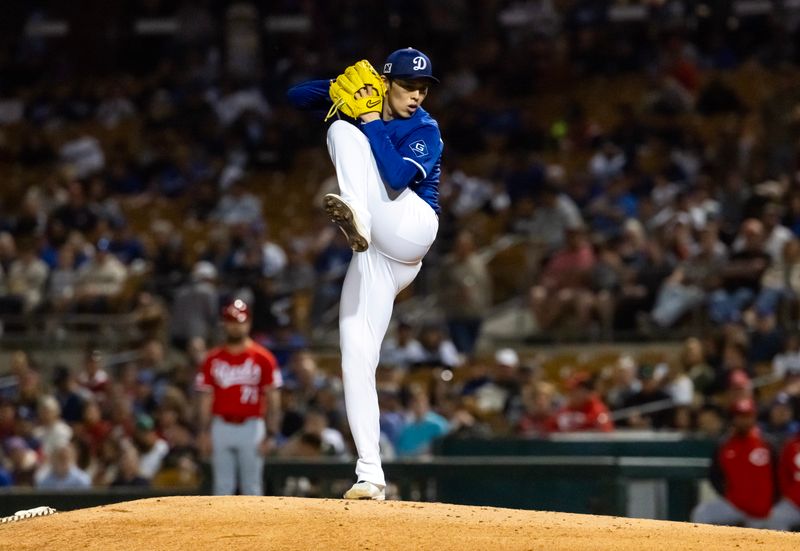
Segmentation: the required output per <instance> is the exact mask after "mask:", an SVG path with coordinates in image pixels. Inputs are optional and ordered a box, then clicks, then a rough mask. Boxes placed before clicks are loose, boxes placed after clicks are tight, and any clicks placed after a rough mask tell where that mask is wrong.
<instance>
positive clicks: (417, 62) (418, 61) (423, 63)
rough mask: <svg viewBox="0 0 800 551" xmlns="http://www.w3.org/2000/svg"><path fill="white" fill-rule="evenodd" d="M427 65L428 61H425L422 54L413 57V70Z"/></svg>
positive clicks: (418, 69) (421, 68)
mask: <svg viewBox="0 0 800 551" xmlns="http://www.w3.org/2000/svg"><path fill="white" fill-rule="evenodd" d="M427 66H428V62H427V61H425V58H424V57H422V56H417V57H415V58H414V66H413V69H414V70H415V71H422V70H423V69H425V67H427Z"/></svg>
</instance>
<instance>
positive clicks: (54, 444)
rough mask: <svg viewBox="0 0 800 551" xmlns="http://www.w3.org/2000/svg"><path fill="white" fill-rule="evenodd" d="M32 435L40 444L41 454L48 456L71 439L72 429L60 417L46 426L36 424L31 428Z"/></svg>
mask: <svg viewBox="0 0 800 551" xmlns="http://www.w3.org/2000/svg"><path fill="white" fill-rule="evenodd" d="M33 436H34V437H35V438H36V439H37V440H38V441H39V444H40V445H41V450H42V455H43V456H44V457H45V458H50V457H51V456H52V455H53V452H54V451H56V450H57V449H58V448H60V447H62V446H66V445H67V444H69V442H70V440H72V429H71V428H70V426H69V425H68V424H66V423H65V422H64V421H62V420H61V419H59V420H57V421H56V422H55V423H53V424H51V425H47V426H38V427H36V428H34V429H33Z"/></svg>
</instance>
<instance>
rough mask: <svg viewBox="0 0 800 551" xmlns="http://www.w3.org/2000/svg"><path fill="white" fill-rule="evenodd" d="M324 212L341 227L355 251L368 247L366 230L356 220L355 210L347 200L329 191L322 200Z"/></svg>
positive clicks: (362, 250)
mask: <svg viewBox="0 0 800 551" xmlns="http://www.w3.org/2000/svg"><path fill="white" fill-rule="evenodd" d="M323 205H324V207H325V213H326V214H327V215H328V217H329V218H330V219H331V221H332V222H335V223H336V224H338V226H339V228H341V230H342V232H343V233H344V235H345V237H347V242H348V243H349V244H350V248H351V249H353V250H354V251H355V252H357V253H363V252H364V251H366V250H367V249H368V248H369V239H368V238H367V232H366V230H364V227H363V226H362V225H361V223H360V222H359V220H358V216H357V215H356V212H355V211H354V210H353V207H351V206H350V205H349V204H348V203H347V201H345V200H344V199H342V198H341V197H339V196H338V195H336V194H334V193H329V194H327V195H326V196H325V199H324V200H323Z"/></svg>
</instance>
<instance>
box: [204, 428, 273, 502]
mask: <svg viewBox="0 0 800 551" xmlns="http://www.w3.org/2000/svg"><path fill="white" fill-rule="evenodd" d="M266 435H267V428H266V425H265V423H264V420H263V419H256V418H255V417H254V418H252V419H248V420H247V421H245V422H244V423H241V424H236V423H228V422H226V421H225V420H224V419H222V418H220V417H214V419H213V420H212V421H211V445H212V454H211V467H212V469H213V472H214V495H217V496H229V495H233V494H234V492H235V491H236V471H237V470H238V471H239V493H240V494H241V495H251V496H260V495H264V457H263V456H262V455H261V453H260V451H259V445H260V444H261V442H263V440H264V438H265V437H266ZM237 467H238V469H237Z"/></svg>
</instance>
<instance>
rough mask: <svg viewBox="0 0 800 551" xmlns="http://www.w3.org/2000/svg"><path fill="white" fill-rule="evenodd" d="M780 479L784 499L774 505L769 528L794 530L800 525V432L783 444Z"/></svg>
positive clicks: (779, 465)
mask: <svg viewBox="0 0 800 551" xmlns="http://www.w3.org/2000/svg"><path fill="white" fill-rule="evenodd" d="M778 481H779V484H780V490H781V495H782V496H783V499H781V500H780V501H779V502H778V503H777V505H775V507H773V509H772V514H771V515H770V517H769V522H768V523H767V528H770V529H772V530H794V529H796V528H797V527H799V526H800V434H797V435H795V436H794V437H792V438H790V439H789V440H787V441H786V443H785V444H784V445H783V450H781V457H780V462H779V463H778Z"/></svg>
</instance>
